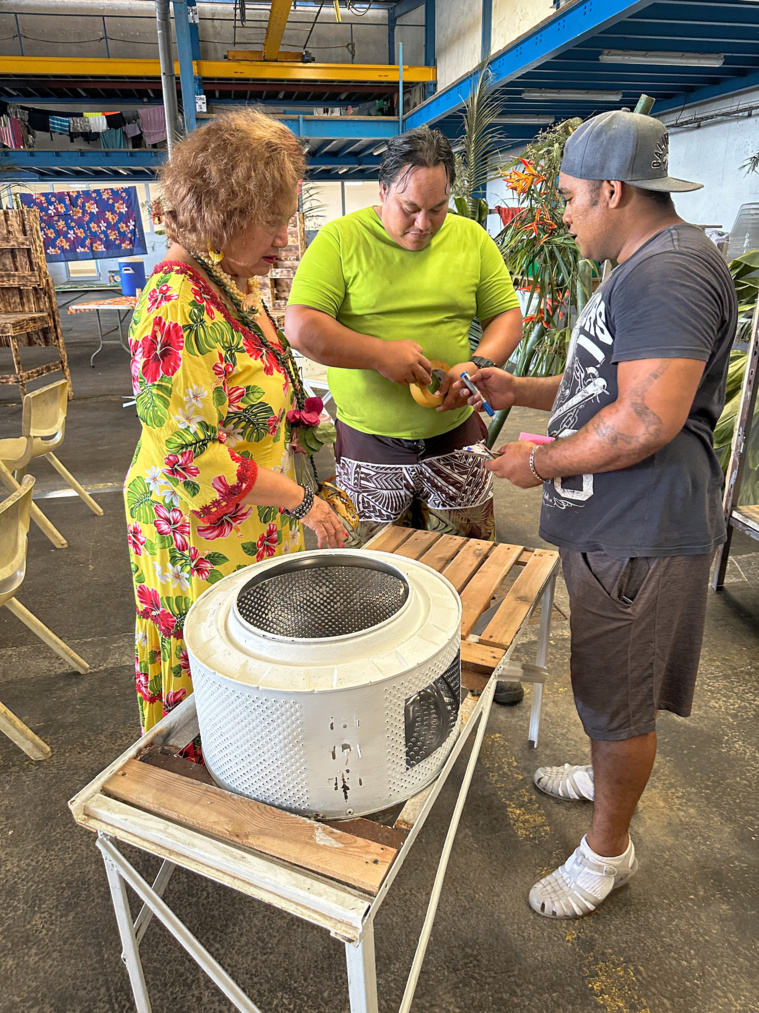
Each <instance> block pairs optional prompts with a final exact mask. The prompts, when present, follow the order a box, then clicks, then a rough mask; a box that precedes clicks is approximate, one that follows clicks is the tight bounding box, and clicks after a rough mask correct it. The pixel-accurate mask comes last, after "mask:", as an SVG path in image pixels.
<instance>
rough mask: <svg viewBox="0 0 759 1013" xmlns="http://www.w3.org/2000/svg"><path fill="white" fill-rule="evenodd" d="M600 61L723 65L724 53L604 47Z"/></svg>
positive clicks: (678, 65) (660, 64)
mask: <svg viewBox="0 0 759 1013" xmlns="http://www.w3.org/2000/svg"><path fill="white" fill-rule="evenodd" d="M598 60H599V63H636V64H647V63H650V64H653V65H659V66H667V67H721V66H722V64H723V63H724V62H725V57H724V55H723V54H722V53H665V52H663V51H661V52H659V51H657V50H655V49H642V50H633V49H604V50H603V51H602V53H601V55H600V56H599V57H598Z"/></svg>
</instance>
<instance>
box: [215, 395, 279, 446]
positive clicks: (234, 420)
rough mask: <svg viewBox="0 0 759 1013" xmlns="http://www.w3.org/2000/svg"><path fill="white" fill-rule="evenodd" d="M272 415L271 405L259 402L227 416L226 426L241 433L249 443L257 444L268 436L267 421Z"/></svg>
mask: <svg viewBox="0 0 759 1013" xmlns="http://www.w3.org/2000/svg"><path fill="white" fill-rule="evenodd" d="M272 415H274V411H273V410H272V408H271V405H268V404H266V402H265V401H260V402H259V403H258V404H256V405H246V407H245V408H243V409H242V410H241V411H236V412H230V414H229V415H227V418H226V422H227V425H231V426H234V428H235V429H240V430H241V431H242V434H243V437H244V438H245V439H246V440H248V441H249V442H250V441H252V442H254V443H258V442H259V441H260V440H263V439H264V438H265V437H266V436H268V435H269V425H268V423H269V419H270V418H271V417H272Z"/></svg>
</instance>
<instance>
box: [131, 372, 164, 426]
mask: <svg viewBox="0 0 759 1013" xmlns="http://www.w3.org/2000/svg"><path fill="white" fill-rule="evenodd" d="M170 400H171V380H168V379H160V380H156V381H155V383H145V382H144V381H143V380H140V393H139V394H138V395H137V415H138V416H139V419H140V421H141V422H143V423H144V424H145V425H146V426H150V428H151V429H160V428H161V426H163V425H164V424H165V422H166V419H167V418H168V417H169V402H170Z"/></svg>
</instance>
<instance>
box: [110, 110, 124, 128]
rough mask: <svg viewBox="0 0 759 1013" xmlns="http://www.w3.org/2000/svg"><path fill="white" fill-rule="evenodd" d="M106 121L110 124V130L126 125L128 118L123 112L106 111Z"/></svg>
mask: <svg viewBox="0 0 759 1013" xmlns="http://www.w3.org/2000/svg"><path fill="white" fill-rule="evenodd" d="M105 122H106V123H107V124H108V130H118V128H119V127H123V126H124V124H125V123H126V120H125V119H124V114H123V113H106V114H105Z"/></svg>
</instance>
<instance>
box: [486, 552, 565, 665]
mask: <svg viewBox="0 0 759 1013" xmlns="http://www.w3.org/2000/svg"><path fill="white" fill-rule="evenodd" d="M558 558H559V554H558V553H557V552H550V551H548V550H546V549H535V551H534V552H533V554H532V559H531V560H530V562H529V563H528V564H527V566H525V568H524V569H523V570H522V572H521V573H520V574H519V576H518V577H517V579H516V580H515V581H514V584H513V585H512V587H511V588H510V590H509V593H508V594H507V595H506V597H505V598H504V599H503V601H502V602H501V606H500V608H499V609H498V611H497V612H496V614H495V615H494V616H493V618H492V619H491V620H490V622H489V623H488V625H487V626H486V627H485V629H484V631H483V632H482V634H481V635H480V643H481V644H487V645H489V646H491V647H508V646H509V644H510V643H511V641H512V640H513V639H514V637H515V636H516V635H517V633H518V632H519V628H520V627H521V625H522V623H523V622H524V620H525V619H526V618H527V616H528V615H529V613H530V611H531V610H532V608H533V606H534V605H535V603H536V601H537V599H538V597H539V596H540V594H541V592H542V591H543V588H544V587H545V585H546V582H547V581H548V578H549V577H550V576H551V574H552V573H553V570H554V567H555V566H556V564H557V561H558Z"/></svg>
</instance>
